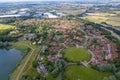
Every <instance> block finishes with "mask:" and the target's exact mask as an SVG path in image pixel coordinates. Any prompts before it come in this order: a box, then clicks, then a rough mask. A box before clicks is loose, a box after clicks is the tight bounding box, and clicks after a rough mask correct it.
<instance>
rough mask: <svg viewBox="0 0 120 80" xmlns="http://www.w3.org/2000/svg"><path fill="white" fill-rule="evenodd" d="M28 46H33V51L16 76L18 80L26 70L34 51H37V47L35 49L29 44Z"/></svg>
mask: <svg viewBox="0 0 120 80" xmlns="http://www.w3.org/2000/svg"><path fill="white" fill-rule="evenodd" d="M27 46H28V47H29V48H31V50H32V52H31V53H30V55H29V56H28V58H27V60H26V62H25V63H24V65H23V67H22V68H21V70H20V72H19V73H18V75H17V77H16V80H20V79H19V78H20V76H21V74H22V72H23V71H24V68H25V66H26V65H27V63H28V62H29V60H30V58H31V56H32V54H33V52H34V51H35V49H33V48H32V47H30V46H29V45H27Z"/></svg>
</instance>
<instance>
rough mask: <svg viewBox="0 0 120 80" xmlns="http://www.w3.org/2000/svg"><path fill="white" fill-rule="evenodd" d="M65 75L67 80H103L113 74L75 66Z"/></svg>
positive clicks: (70, 67)
mask: <svg viewBox="0 0 120 80" xmlns="http://www.w3.org/2000/svg"><path fill="white" fill-rule="evenodd" d="M63 75H64V77H65V80H103V78H104V77H108V76H110V75H112V74H111V73H101V72H98V71H96V70H93V69H91V68H86V67H83V66H78V65H75V66H69V67H68V68H66V69H65V72H64V74H63Z"/></svg>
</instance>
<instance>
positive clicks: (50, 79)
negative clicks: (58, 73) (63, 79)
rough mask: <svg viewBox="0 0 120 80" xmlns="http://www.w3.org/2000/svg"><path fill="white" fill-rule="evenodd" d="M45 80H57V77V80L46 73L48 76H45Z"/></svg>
mask: <svg viewBox="0 0 120 80" xmlns="http://www.w3.org/2000/svg"><path fill="white" fill-rule="evenodd" d="M46 80H58V77H57V78H53V77H52V75H51V73H48V75H47V76H46Z"/></svg>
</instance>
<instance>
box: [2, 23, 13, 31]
mask: <svg viewBox="0 0 120 80" xmlns="http://www.w3.org/2000/svg"><path fill="white" fill-rule="evenodd" d="M14 28H15V26H11V25H6V24H0V30H6V29H14Z"/></svg>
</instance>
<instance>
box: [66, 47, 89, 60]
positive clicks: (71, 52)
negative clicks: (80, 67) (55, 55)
mask: <svg viewBox="0 0 120 80" xmlns="http://www.w3.org/2000/svg"><path fill="white" fill-rule="evenodd" d="M64 52H65V54H64V58H67V59H68V60H70V61H71V60H72V61H80V60H89V59H90V55H89V54H88V52H87V50H85V49H82V48H74V47H73V48H68V49H66V50H65V51H64Z"/></svg>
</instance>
